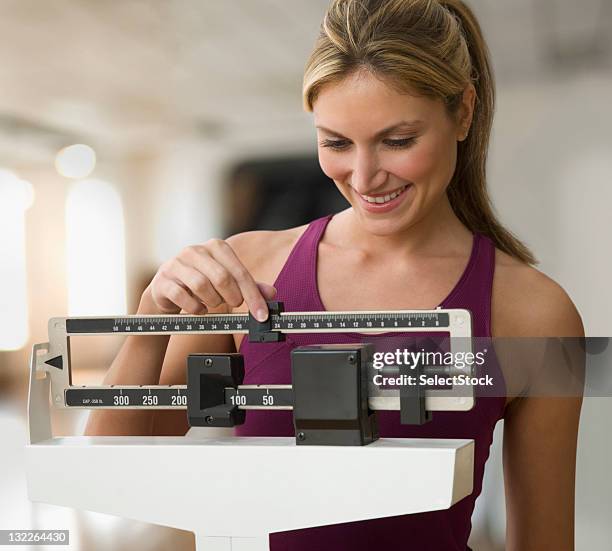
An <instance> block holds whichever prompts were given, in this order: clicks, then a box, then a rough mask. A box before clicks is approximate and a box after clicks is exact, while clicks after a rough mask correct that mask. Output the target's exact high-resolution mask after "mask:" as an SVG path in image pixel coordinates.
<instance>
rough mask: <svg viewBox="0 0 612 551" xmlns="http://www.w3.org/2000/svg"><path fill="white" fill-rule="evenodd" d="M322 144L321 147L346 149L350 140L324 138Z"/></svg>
mask: <svg viewBox="0 0 612 551" xmlns="http://www.w3.org/2000/svg"><path fill="white" fill-rule="evenodd" d="M320 145H321V147H329V148H331V149H336V150H340V149H345V148H346V147H347V146H348V145H349V142H348V140H323V141H322V142H321V144H320Z"/></svg>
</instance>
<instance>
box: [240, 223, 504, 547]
mask: <svg viewBox="0 0 612 551" xmlns="http://www.w3.org/2000/svg"><path fill="white" fill-rule="evenodd" d="M332 216H333V215H328V216H325V217H322V218H319V219H317V220H314V221H313V222H311V223H310V224H309V226H308V228H307V229H306V230H305V231H304V233H303V234H302V235H301V236H300V238H299V239H298V241H297V243H296V244H295V246H294V247H293V250H292V251H291V254H290V255H289V258H288V259H287V261H286V263H285V265H284V266H283V269H282V270H281V272H280V274H279V275H278V277H277V279H276V281H275V283H274V286H275V287H276V289H277V296H276V298H275V300H279V301H282V302H283V303H284V307H285V311H287V312H305V311H324V310H325V307H324V306H323V304H322V302H321V297H320V295H319V291H318V288H317V277H316V270H317V250H318V244H319V241H320V239H321V236H322V235H323V232H324V231H325V227H326V226H327V223H328V222H329V220H330V219H331V218H332ZM494 269H495V247H494V245H493V242H492V241H491V240H490V239H489V238H488V237H486V236H484V235H482V234H479V233H474V238H473V245H472V252H471V255H470V259H469V261H468V265H467V267H466V268H465V271H464V273H463V274H462V276H461V278H460V279H459V281H458V282H457V284H456V285H455V287H454V288H453V290H452V291H451V292H450V293H449V295H448V296H447V297H446V298H445V299H444V300H443V301H442V303H441V304H440V306H442V307H443V308H466V309H468V310H470V311H471V312H472V320H473V335H474V336H475V337H491V329H490V328H491V289H492V281H493V271H494ZM425 334H426V333H420V335H425ZM386 335H387V338H389V335H390V334H389V333H387V334H386ZM398 335H403V336H404V337H406V336H410V338H414V335H415V333H395V334H393V337H394V338H397V336H398ZM377 337H378V338H384V334H383V335H382V336H381V335H378V336H377ZM393 337H392V338H393ZM362 340H367V341H368V342H372V341H374V340H375V338H374V336H373V335H370V336H368V337H367V339H365V337H364V335H363V334H357V333H333V334H332V333H329V334H326V333H320V334H315V333H304V334H288V335H286V340H285V341H283V342H279V343H250V342H248V339H246V338H244V339H243V340H242V343H241V345H240V350H239V352H241V353H242V354H243V356H244V360H245V378H244V384H291V362H290V357H291V356H290V354H291V350H292V349H293V348H295V347H297V346H304V345H310V344H326V343H334V342H337V343H354V342H362ZM491 349H492V347H491ZM486 365H487V367H486V369H487V373H490V374H492V376H494V377H495V378H496V379H497V380H498V381H501V384H503V377H502V376H501V371H500V370H499V365H498V363H497V361H496V359H495V357H494V354H493V358H492V359H490V360H487V364H486ZM492 371H493V373H492ZM495 394H496V396H497V397H489V396H487V397H483V398H477V399H476V404H475V406H474V408H473V409H471V410H470V411H467V412H443V411H436V412H434V413H433V420H432V421H430V422H428V423H426V424H425V425H422V426H409V425H401V424H400V420H399V412H398V411H379V412H378V413H377V415H378V426H379V434H380V437H381V438H469V439H473V440H474V441H475V454H474V490H473V492H472V494H470V495H469V496H467V497H465V498H464V499H462V500H461V501H459V502H458V503H456V504H455V505H453V506H452V507H451V508H450V509H446V510H441V511H432V512H427V513H419V514H414V515H401V516H394V517H386V518H380V519H372V520H367V521H357V522H349V523H344V524H334V525H330V526H319V527H316V528H305V529H300V530H291V531H285V532H276V533H273V534H270V550H271V551H327V550H329V551H344V550H346V551H349V550H350V551H365V550H383V549H384V550H386V549H393V550H396V549H398V550H399V549H415V550H419V551H430V550H431V551H465V550H466V549H469V548H468V546H467V541H468V538H469V535H470V530H471V515H472V512H473V510H474V503H475V500H476V498H477V497H478V495H479V494H480V492H481V489H482V478H483V473H484V466H485V462H486V460H487V458H488V457H489V448H490V446H491V441H492V438H493V429H494V428H495V425H496V423H497V421H498V420H499V419H501V418H502V417H503V414H504V407H505V398H504V395H505V391H504V390H503V389H502V390H501V391H500V390H499V389H498V390H497V391H496V392H495ZM235 434H236V435H238V436H293V435H294V434H295V433H294V428H293V418H292V414H291V412H290V411H266V410H260V411H258V410H251V411H249V412H247V416H246V422H245V423H244V424H243V425H240V426H238V427H236V430H235ZM373 467H374V466H373ZM372 470H374V468H373V469H372Z"/></svg>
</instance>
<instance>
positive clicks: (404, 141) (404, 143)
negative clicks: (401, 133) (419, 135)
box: [383, 137, 416, 148]
mask: <svg viewBox="0 0 612 551" xmlns="http://www.w3.org/2000/svg"><path fill="white" fill-rule="evenodd" d="M414 142H416V138H414V137H412V138H401V139H398V140H384V142H383V143H384V144H385V145H388V146H389V147H397V148H402V147H408V146H409V145H412V144H413V143H414Z"/></svg>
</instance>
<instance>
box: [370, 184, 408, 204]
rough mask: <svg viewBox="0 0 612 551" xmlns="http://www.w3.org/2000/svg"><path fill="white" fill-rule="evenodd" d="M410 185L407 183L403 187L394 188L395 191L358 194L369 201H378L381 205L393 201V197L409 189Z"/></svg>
mask: <svg viewBox="0 0 612 551" xmlns="http://www.w3.org/2000/svg"><path fill="white" fill-rule="evenodd" d="M410 185H411V184H405V185H403V186H402V187H399V188H397V189H394V190H393V191H390V192H389V193H387V194H379V195H363V194H361V193H358V195H359V196H360V197H361V198H362V199H364V200H365V201H367V202H368V203H376V204H379V205H384V204H385V203H388V202H389V201H393V199H395V198H396V197H397V196H398V195H401V194H402V193H403V192H404V191H405V190H406V189H408V187H409V186H410Z"/></svg>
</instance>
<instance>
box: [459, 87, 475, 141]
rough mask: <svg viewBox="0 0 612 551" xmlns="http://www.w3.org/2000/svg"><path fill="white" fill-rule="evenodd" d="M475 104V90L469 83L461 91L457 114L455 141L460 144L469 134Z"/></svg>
mask: <svg viewBox="0 0 612 551" xmlns="http://www.w3.org/2000/svg"><path fill="white" fill-rule="evenodd" d="M475 102H476V88H474V85H473V84H472V83H471V82H470V83H469V84H468V85H467V86H466V87H465V88H464V90H463V97H462V99H461V105H460V106H459V113H458V121H459V123H458V127H457V140H458V141H460V142H462V141H463V140H465V139H466V138H467V136H468V134H469V133H470V126H471V125H472V117H473V116H474V103H475Z"/></svg>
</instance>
